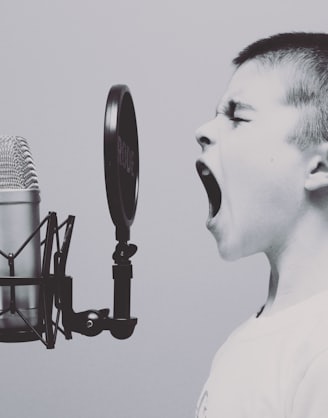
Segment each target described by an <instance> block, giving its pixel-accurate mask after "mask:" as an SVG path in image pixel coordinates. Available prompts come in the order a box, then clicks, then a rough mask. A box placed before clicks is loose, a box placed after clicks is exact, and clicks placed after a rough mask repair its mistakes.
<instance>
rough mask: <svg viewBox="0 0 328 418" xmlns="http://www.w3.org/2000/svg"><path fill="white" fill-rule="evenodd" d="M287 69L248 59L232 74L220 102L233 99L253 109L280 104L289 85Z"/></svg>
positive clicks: (283, 100)
mask: <svg viewBox="0 0 328 418" xmlns="http://www.w3.org/2000/svg"><path fill="white" fill-rule="evenodd" d="M288 70H289V69H288V68H286V67H282V66H279V67H277V66H275V67H271V66H269V65H263V64H262V63H260V62H259V61H257V60H252V61H248V62H246V63H244V64H243V65H241V66H240V67H239V68H238V69H237V70H236V72H235V73H234V74H233V76H232V78H231V81H230V83H229V84H228V87H227V90H226V93H225V94H224V96H223V98H222V101H221V103H222V102H224V103H227V102H229V101H230V100H233V101H235V102H241V103H244V104H246V105H250V106H252V107H253V108H254V109H255V110H260V109H261V108H263V107H264V108H265V107H271V106H276V105H282V104H284V103H285V100H286V93H287V89H288V85H289V84H288V79H289V77H290V71H288Z"/></svg>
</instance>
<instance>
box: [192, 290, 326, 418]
mask: <svg viewBox="0 0 328 418" xmlns="http://www.w3.org/2000/svg"><path fill="white" fill-rule="evenodd" d="M326 417H328V292H327V291H325V292H323V293H320V294H318V295H316V296H313V297H311V298H309V299H307V300H306V301H303V302H301V303H298V304H296V305H294V306H292V307H289V308H286V309H284V310H282V311H279V312H278V313H275V314H273V315H270V316H263V317H262V316H260V317H259V318H256V316H253V317H251V318H250V319H249V320H248V321H246V322H245V323H244V324H243V325H242V326H240V327H239V328H238V329H237V330H236V331H235V332H234V333H233V334H232V335H231V336H230V337H229V338H228V340H227V341H226V342H225V344H224V345H223V346H222V347H221V348H220V350H219V351H218V352H217V354H216V356H215V358H214V361H213V364H212V368H211V372H210V376H209V378H208V380H207V382H206V384H205V386H204V389H203V391H202V394H201V396H200V398H199V401H198V405H197V411H196V418H326Z"/></svg>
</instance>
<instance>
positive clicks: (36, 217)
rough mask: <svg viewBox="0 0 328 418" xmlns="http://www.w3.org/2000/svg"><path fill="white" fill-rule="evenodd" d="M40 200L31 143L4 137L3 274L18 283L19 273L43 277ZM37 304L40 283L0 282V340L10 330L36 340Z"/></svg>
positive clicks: (0, 141)
mask: <svg viewBox="0 0 328 418" xmlns="http://www.w3.org/2000/svg"><path fill="white" fill-rule="evenodd" d="M39 202H40V190H39V184H38V178H37V174H36V171H35V167H34V162H33V159H32V156H31V152H30V149H29V146H28V143H27V141H26V140H25V139H24V138H22V137H19V136H0V276H2V277H4V278H6V277H7V278H8V279H10V278H12V280H13V283H15V284H17V283H18V282H19V277H20V276H21V277H24V278H29V277H31V278H39V277H41V250H40V233H39V231H37V228H38V226H39V223H40V213H39ZM35 231H36V233H35V234H34V236H33V238H32V239H31V240H29V241H28V242H27V243H26V241H27V239H28V237H30V236H31V235H32V234H33V233H34V232H35ZM24 243H25V245H24ZM14 276H15V278H13V277H14ZM38 308H39V287H38V286H37V285H28V286H19V285H15V286H0V341H6V335H8V334H10V332H11V331H12V332H15V334H16V337H15V338H16V341H19V340H20V338H19V335H20V334H21V336H22V337H21V340H22V341H26V340H28V339H36V337H35V335H33V332H32V333H31V332H29V331H28V330H30V328H31V326H32V327H34V328H37V327H38V323H39V312H38V311H39V309H38ZM28 335H30V337H28ZM8 340H10V338H9V339H8Z"/></svg>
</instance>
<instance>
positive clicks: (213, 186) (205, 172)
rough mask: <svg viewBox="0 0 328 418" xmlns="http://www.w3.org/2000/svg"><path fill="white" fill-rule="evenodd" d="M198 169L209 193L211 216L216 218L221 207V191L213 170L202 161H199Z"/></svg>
mask: <svg viewBox="0 0 328 418" xmlns="http://www.w3.org/2000/svg"><path fill="white" fill-rule="evenodd" d="M196 169H197V172H198V175H199V177H200V179H201V180H202V183H203V185H204V187H205V190H206V192H207V196H208V200H209V205H210V216H211V217H214V216H215V215H216V214H217V213H218V212H219V209H220V206H221V189H220V186H219V184H218V182H217V181H216V178H215V177H214V175H213V174H212V172H211V170H210V169H209V168H208V167H207V166H206V165H205V164H204V163H202V162H201V161H197V163H196Z"/></svg>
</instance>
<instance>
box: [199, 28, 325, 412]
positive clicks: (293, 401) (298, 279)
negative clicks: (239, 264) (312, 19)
mask: <svg viewBox="0 0 328 418" xmlns="http://www.w3.org/2000/svg"><path fill="white" fill-rule="evenodd" d="M233 62H234V64H235V66H236V71H235V73H234V75H233V77H232V79H231V82H230V84H229V86H228V89H227V92H226V93H225V95H224V97H223V99H222V101H221V103H220V105H219V107H218V109H217V113H216V117H215V118H214V119H213V120H212V121H210V122H208V123H207V124H205V125H203V126H202V127H201V128H200V129H199V130H198V131H197V140H198V142H199V144H200V145H201V147H202V154H201V157H200V159H199V160H198V161H197V170H198V173H199V175H200V177H201V179H202V181H203V183H204V186H205V188H206V190H207V193H208V197H209V202H210V210H209V217H208V221H207V227H208V229H209V230H210V231H211V232H212V234H213V235H214V237H215V239H216V241H217V245H218V249H219V252H220V254H221V256H222V257H223V258H224V259H227V260H234V259H237V258H239V257H244V256H248V255H251V254H254V253H258V252H264V253H265V255H266V256H267V258H268V260H269V263H270V267H271V275H270V283H269V292H268V298H267V301H266V303H265V305H264V307H263V308H262V309H261V310H260V312H258V313H257V314H256V315H254V316H253V317H251V318H250V319H249V320H248V321H246V322H245V323H244V324H243V325H242V326H240V327H239V328H238V329H237V330H236V331H235V332H234V333H233V334H232V335H231V336H230V337H229V338H228V340H227V341H226V343H225V344H224V345H223V346H222V347H221V349H220V350H219V351H218V353H217V354H216V356H215V359H214V361H213V364H212V369H211V373H210V376H209V379H208V380H207V382H206V384H205V387H204V389H203V392H202V394H201V396H200V399H199V402H198V406H197V413H196V417H197V418H204V417H206V418H324V417H326V416H328V273H326V271H327V264H328V142H327V141H328V35H327V34H314V33H286V34H279V35H275V36H273V37H270V38H266V39H262V40H260V41H258V42H255V43H254V44H251V45H250V46H248V47H247V48H246V49H244V50H243V51H242V52H241V53H240V54H239V55H238V56H237V57H236V58H235V59H234V61H233Z"/></svg>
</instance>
